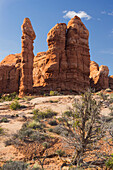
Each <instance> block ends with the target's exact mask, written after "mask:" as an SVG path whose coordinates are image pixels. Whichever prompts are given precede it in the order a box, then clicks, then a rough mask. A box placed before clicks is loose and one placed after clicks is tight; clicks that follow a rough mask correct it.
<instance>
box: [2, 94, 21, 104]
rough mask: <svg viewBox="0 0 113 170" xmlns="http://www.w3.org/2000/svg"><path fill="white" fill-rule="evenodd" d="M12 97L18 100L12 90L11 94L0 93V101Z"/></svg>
mask: <svg viewBox="0 0 113 170" xmlns="http://www.w3.org/2000/svg"><path fill="white" fill-rule="evenodd" d="M13 99H15V100H19V97H18V95H17V94H16V92H13V93H11V94H4V95H1V97H0V102H3V101H12V100H13Z"/></svg>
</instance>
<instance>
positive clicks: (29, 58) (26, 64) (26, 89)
mask: <svg viewBox="0 0 113 170" xmlns="http://www.w3.org/2000/svg"><path fill="white" fill-rule="evenodd" d="M21 29H22V38H21V39H22V52H21V54H22V59H21V80H20V89H19V96H20V97H22V96H24V95H25V94H27V93H32V89H33V59H34V54H33V40H34V39H35V38H36V35H35V32H34V30H33V27H32V25H31V22H30V20H29V18H25V19H24V22H23V24H22V26H21Z"/></svg>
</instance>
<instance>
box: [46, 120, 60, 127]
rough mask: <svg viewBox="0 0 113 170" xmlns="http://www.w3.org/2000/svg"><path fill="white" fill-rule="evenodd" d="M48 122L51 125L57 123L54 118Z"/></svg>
mask: <svg viewBox="0 0 113 170" xmlns="http://www.w3.org/2000/svg"><path fill="white" fill-rule="evenodd" d="M48 124H49V125H51V126H56V125H58V123H57V121H56V120H50V121H49V122H48Z"/></svg>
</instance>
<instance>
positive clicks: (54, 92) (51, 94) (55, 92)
mask: <svg viewBox="0 0 113 170" xmlns="http://www.w3.org/2000/svg"><path fill="white" fill-rule="evenodd" d="M49 95H50V96H58V95H59V93H58V92H57V91H50V93H49Z"/></svg>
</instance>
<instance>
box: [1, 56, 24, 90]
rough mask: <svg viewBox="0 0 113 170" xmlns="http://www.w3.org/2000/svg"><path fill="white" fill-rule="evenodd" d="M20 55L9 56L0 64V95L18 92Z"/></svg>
mask: <svg viewBox="0 0 113 170" xmlns="http://www.w3.org/2000/svg"><path fill="white" fill-rule="evenodd" d="M20 62H21V54H10V55H8V56H6V57H5V58H4V59H3V60H2V62H1V63H0V93H12V92H14V91H15V92H17V93H18V90H19V85H20V76H21V70H20Z"/></svg>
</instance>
